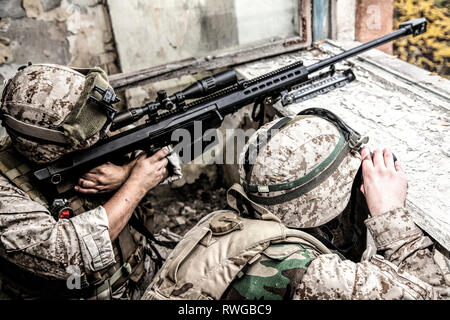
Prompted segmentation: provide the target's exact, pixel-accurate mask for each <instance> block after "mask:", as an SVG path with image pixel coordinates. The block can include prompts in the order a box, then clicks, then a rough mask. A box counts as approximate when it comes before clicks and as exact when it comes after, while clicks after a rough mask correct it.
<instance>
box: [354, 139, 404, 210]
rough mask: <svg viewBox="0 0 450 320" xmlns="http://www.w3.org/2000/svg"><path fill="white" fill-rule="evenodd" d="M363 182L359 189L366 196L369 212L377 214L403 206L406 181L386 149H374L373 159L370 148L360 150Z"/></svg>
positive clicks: (397, 164)
mask: <svg viewBox="0 0 450 320" xmlns="http://www.w3.org/2000/svg"><path fill="white" fill-rule="evenodd" d="M361 156H362V159H363V160H362V173H363V179H364V183H363V184H362V185H361V191H362V193H363V194H364V196H365V197H366V202H367V206H368V207H369V210H370V214H371V215H372V216H377V215H380V214H382V213H385V212H388V211H390V210H392V209H395V208H400V207H404V206H405V201H406V190H407V187H408V182H407V180H406V175H405V173H404V172H403V170H402V168H401V166H400V164H399V162H398V161H395V163H394V159H393V156H392V152H390V151H389V150H387V149H384V150H380V149H375V150H374V151H373V159H372V158H371V157H370V150H369V148H367V147H364V148H363V149H362V151H361Z"/></svg>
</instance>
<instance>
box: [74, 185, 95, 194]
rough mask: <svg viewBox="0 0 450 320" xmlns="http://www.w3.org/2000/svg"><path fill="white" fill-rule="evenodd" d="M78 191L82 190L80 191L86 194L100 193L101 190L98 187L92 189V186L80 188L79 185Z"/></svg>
mask: <svg viewBox="0 0 450 320" xmlns="http://www.w3.org/2000/svg"><path fill="white" fill-rule="evenodd" d="M76 191H78V192H80V193H85V194H96V193H99V190H97V189H91V188H80V187H78V188H77V189H76Z"/></svg>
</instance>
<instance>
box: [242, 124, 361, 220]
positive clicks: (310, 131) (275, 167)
mask: <svg viewBox="0 0 450 320" xmlns="http://www.w3.org/2000/svg"><path fill="white" fill-rule="evenodd" d="M277 121H279V119H277V120H274V121H272V122H269V123H267V124H265V125H264V126H262V127H261V128H260V129H259V130H258V131H256V133H255V134H253V135H252V136H251V137H250V139H249V141H248V143H247V144H246V145H245V147H244V149H243V151H242V153H241V155H240V159H239V175H240V179H241V181H245V177H246V172H245V169H244V165H243V163H244V157H245V153H246V151H247V149H248V148H249V146H250V145H251V144H252V143H253V142H254V141H255V140H256V139H257V138H258V137H259V138H260V139H265V138H264V137H265V136H267V131H268V130H269V129H270V128H271V127H272V126H273V124H274V123H276V122H277ZM339 138H340V133H339V130H338V129H337V127H336V126H334V125H333V124H332V123H331V122H329V121H327V120H324V119H322V118H320V117H315V116H314V117H313V116H297V117H296V118H294V119H293V120H291V122H289V124H287V125H286V126H285V127H283V128H282V129H281V130H279V131H278V133H276V134H275V135H272V138H271V139H270V140H269V141H268V143H267V144H266V145H265V146H264V147H263V148H262V150H259V152H258V155H257V156H256V158H255V159H254V167H253V171H252V175H251V178H250V183H251V184H256V185H262V186H264V185H271V184H278V183H285V182H288V181H293V180H296V179H299V178H301V177H303V176H305V175H306V174H308V173H309V172H310V171H311V170H313V169H314V168H316V167H317V166H318V165H319V164H320V163H321V162H323V160H324V159H326V158H327V157H328V155H330V153H331V152H332V151H333V149H334V148H335V146H336V144H337V143H338V141H339ZM360 165H361V157H360V155H359V154H358V153H356V154H352V153H349V154H348V155H347V156H346V157H345V158H344V160H343V161H342V163H341V164H340V165H339V167H338V169H337V170H336V171H335V172H334V173H333V174H332V175H330V176H329V177H328V178H327V179H326V180H325V181H323V182H322V183H321V184H320V185H319V186H318V187H316V188H315V189H313V190H311V191H309V192H307V193H306V194H303V195H302V196H300V197H299V198H296V199H293V200H291V201H289V202H285V203H282V204H277V205H270V206H267V205H264V207H265V208H267V209H268V210H269V211H271V212H272V213H273V214H275V215H276V216H278V217H279V218H280V219H281V220H282V221H283V223H285V224H286V225H287V226H289V227H293V228H310V227H316V226H320V225H322V224H324V223H327V222H328V221H330V220H331V219H333V218H335V217H336V216H338V215H339V214H340V213H341V212H342V211H343V210H344V208H345V207H346V206H347V204H348V201H349V199H350V194H351V192H350V191H351V187H352V184H353V180H354V177H355V175H356V173H357V171H358V169H359V167H360ZM291 190H293V189H289V190H286V191H278V192H270V193H259V194H258V196H269V197H273V196H276V195H280V194H283V193H286V192H289V191H291ZM300 212H301V214H299V213H300Z"/></svg>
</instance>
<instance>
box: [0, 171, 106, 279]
mask: <svg viewBox="0 0 450 320" xmlns="http://www.w3.org/2000/svg"><path fill="white" fill-rule="evenodd" d="M0 255H1V256H3V258H5V259H7V260H8V261H10V262H12V263H14V264H16V265H17V266H19V267H21V268H23V269H25V270H28V271H32V272H33V273H36V274H39V275H42V276H47V277H51V278H56V279H65V278H67V276H68V275H69V273H70V271H69V270H73V269H72V268H73V267H74V266H75V267H78V268H80V269H81V270H85V271H86V272H93V271H97V270H100V269H103V268H106V267H108V266H110V265H111V264H113V263H114V262H115V261H114V253H113V248H112V244H111V240H110V239H109V234H108V219H107V216H106V212H105V210H104V208H103V207H98V208H95V209H93V210H90V211H86V212H84V213H82V214H80V215H78V216H76V217H74V218H72V219H67V220H66V219H61V220H59V221H55V219H54V218H53V217H52V216H51V215H50V213H49V212H48V210H47V209H46V208H45V207H43V206H42V205H40V204H38V203H37V202H35V201H32V200H31V199H30V198H29V196H28V195H27V194H26V193H24V192H23V191H22V190H20V189H18V188H16V187H14V186H13V185H11V184H10V183H9V182H8V181H7V180H6V179H5V178H4V177H0Z"/></svg>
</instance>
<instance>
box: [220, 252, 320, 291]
mask: <svg viewBox="0 0 450 320" xmlns="http://www.w3.org/2000/svg"><path fill="white" fill-rule="evenodd" d="M289 247H291V248H292V247H293V248H294V250H295V251H294V252H293V253H291V252H292V251H291V250H289V255H288V256H285V255H281V256H278V257H276V258H275V257H274V256H272V257H269V256H267V251H268V250H270V251H272V252H273V251H281V252H283V251H285V250H286V249H287V248H289ZM268 250H266V255H263V257H262V258H261V259H259V260H258V261H257V262H255V263H254V264H253V265H252V267H251V268H249V269H248V270H247V271H246V272H245V275H244V276H242V277H241V278H239V279H236V280H235V281H233V282H232V284H231V286H230V288H229V290H228V291H227V292H226V293H225V294H224V297H223V299H225V300H287V299H292V297H293V296H294V294H295V288H296V287H297V286H298V285H299V284H300V282H301V279H302V276H303V275H304V273H305V272H306V270H307V269H308V266H309V264H310V263H311V261H312V258H311V257H310V256H309V253H308V250H306V249H305V248H304V247H303V246H302V245H300V244H273V245H271V246H270V247H269V248H268Z"/></svg>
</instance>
